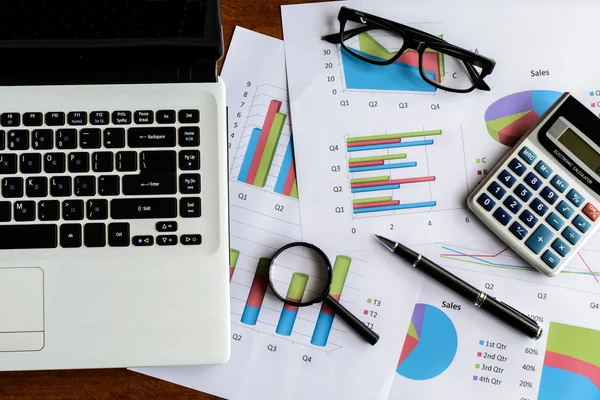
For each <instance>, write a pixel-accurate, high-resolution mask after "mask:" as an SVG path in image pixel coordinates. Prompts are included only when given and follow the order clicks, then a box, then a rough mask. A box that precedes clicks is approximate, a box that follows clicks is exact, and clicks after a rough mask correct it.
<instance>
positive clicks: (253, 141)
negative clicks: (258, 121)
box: [238, 128, 262, 182]
mask: <svg viewBox="0 0 600 400" xmlns="http://www.w3.org/2000/svg"><path fill="white" fill-rule="evenodd" d="M261 131H262V129H260V128H254V129H252V135H251V136H250V142H249V143H248V148H247V149H246V154H244V162H242V169H241V170H240V174H239V175H238V181H240V182H246V178H248V172H249V171H250V165H251V164H252V159H253V158H254V153H255V152H256V146H257V145H258V138H259V137H260V132H261Z"/></svg>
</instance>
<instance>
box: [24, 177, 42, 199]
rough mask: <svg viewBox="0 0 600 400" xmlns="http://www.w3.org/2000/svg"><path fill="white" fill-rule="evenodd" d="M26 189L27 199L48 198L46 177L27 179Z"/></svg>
mask: <svg viewBox="0 0 600 400" xmlns="http://www.w3.org/2000/svg"><path fill="white" fill-rule="evenodd" d="M25 187H26V188H25V191H26V192H27V197H31V198H34V197H46V196H48V178H46V177H45V176H36V177H33V178H25Z"/></svg>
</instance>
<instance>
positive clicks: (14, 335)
mask: <svg viewBox="0 0 600 400" xmlns="http://www.w3.org/2000/svg"><path fill="white" fill-rule="evenodd" d="M43 347H44V272H43V271H42V269H41V268H0V352H11V351H36V350H41V349H42V348H43Z"/></svg>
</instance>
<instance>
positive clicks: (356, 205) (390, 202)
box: [354, 200, 400, 209]
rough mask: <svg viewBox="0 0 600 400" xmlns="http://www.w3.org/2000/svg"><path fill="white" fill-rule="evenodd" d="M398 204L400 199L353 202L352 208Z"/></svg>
mask: <svg viewBox="0 0 600 400" xmlns="http://www.w3.org/2000/svg"><path fill="white" fill-rule="evenodd" d="M398 204H400V200H392V201H380V202H378V203H363V204H354V209H357V208H369V207H381V206H397V205H398Z"/></svg>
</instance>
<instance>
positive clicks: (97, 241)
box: [83, 223, 106, 247]
mask: <svg viewBox="0 0 600 400" xmlns="http://www.w3.org/2000/svg"><path fill="white" fill-rule="evenodd" d="M83 242H84V244H85V247H104V246H106V225H104V224H103V223H93V224H85V226H84V227H83Z"/></svg>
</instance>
